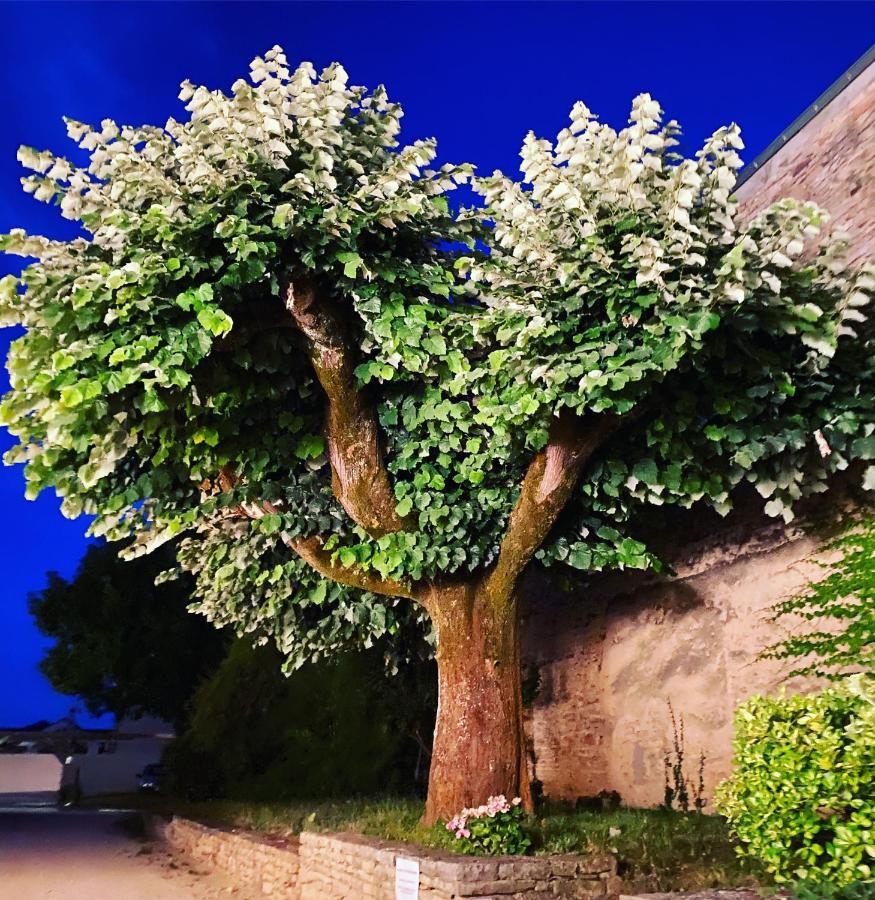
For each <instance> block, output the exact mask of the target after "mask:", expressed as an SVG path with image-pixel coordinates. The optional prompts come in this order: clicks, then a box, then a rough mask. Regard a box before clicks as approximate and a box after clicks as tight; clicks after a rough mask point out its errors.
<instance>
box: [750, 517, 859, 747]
mask: <svg viewBox="0 0 875 900" xmlns="http://www.w3.org/2000/svg"><path fill="white" fill-rule="evenodd" d="M822 550H823V552H824V553H826V554H828V558H830V557H833V556H836V557H837V558H835V560H834V561H832V562H824V563H821V566H822V567H823V568H824V569H825V570H826V575H825V577H823V578H821V579H818V580H815V581H813V582H812V583H811V584H809V585H808V588H807V589H806V590H805V591H803V592H802V593H801V594H800V595H799V596H798V597H792V598H790V599H789V600H784V601H782V602H781V603H779V604H778V605H777V606H776V608H775V612H776V614H777V616H778V618H782V617H798V616H801V617H802V618H803V619H804V620H806V621H807V622H808V623H811V625H810V629H811V630H808V629H806V630H805V631H803V632H802V633H800V634H794V635H792V636H791V637H789V638H787V639H786V640H785V641H783V642H782V643H780V644H777V645H775V646H773V647H770V648H769V649H768V650H767V651H766V653H765V655H766V656H768V657H771V658H775V659H791V660H795V661H796V662H797V665H796V668H794V669H793V671H792V672H791V673H790V674H791V675H820V676H824V677H827V678H840V677H843V676H844V675H847V674H850V673H852V672H860V673H867V674H869V675H875V518H873V517H872V514H871V512H867V513H865V514H864V515H863V516H862V518H860V519H859V520H857V521H854V522H853V523H852V524H851V525H850V526H849V527H848V528H847V529H846V530H845V531H844V532H843V533H842V534H840V535H839V536H838V537H837V538H834V539H833V540H831V541H829V542H828V543H827V544H826V545H825V546H824V547H823V548H822ZM873 740H875V737H873Z"/></svg>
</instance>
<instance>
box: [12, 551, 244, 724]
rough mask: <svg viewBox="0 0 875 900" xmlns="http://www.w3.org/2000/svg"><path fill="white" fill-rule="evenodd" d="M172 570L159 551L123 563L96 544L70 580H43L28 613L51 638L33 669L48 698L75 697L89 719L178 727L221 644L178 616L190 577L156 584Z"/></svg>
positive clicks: (192, 619)
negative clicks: (151, 718) (153, 720)
mask: <svg viewBox="0 0 875 900" xmlns="http://www.w3.org/2000/svg"><path fill="white" fill-rule="evenodd" d="M173 563H174V558H173V553H172V551H171V549H170V547H168V546H165V547H162V548H161V549H160V550H158V551H157V552H156V553H155V554H153V555H152V556H146V557H141V558H139V559H134V560H131V561H129V562H125V561H124V560H121V559H119V556H118V551H117V548H115V547H112V546H108V545H106V544H102V543H101V544H98V545H92V546H90V547H89V548H88V550H87V551H86V552H85V556H84V557H83V558H82V561H81V562H80V563H79V567H78V568H77V570H76V574H75V575H74V576H73V578H72V579H71V580H70V581H67V580H66V579H65V578H62V577H61V576H60V575H58V573H57V572H49V575H48V585H47V586H46V587H45V588H44V589H43V590H41V591H39V592H37V593H34V594H31V596H30V597H29V605H30V611H31V614H32V615H33V617H34V619H35V620H36V624H37V627H38V628H39V629H40V631H42V632H43V634H45V635H47V636H48V637H50V638H54V639H55V644H54V645H53V646H52V647H51V648H50V649H49V650H48V652H47V653H46V655H45V657H44V658H43V660H42V661H41V663H40V670H41V671H42V672H43V674H44V675H45V676H46V677H47V678H48V679H49V681H50V682H51V683H52V686H53V687H54V688H55V689H56V690H58V691H60V692H61V693H62V694H73V695H76V696H78V697H81V698H82V699H83V700H84V701H85V705H86V706H87V707H88V710H89V712H91V713H92V714H93V715H96V716H99V715H102V714H103V713H106V712H110V713H113V714H114V715H115V716H116V717H117V718H121V717H122V716H126V715H131V714H133V715H137V714H139V713H150V714H152V715H156V716H160V717H161V718H162V719H166V720H167V721H169V722H172V723H173V724H174V725H176V726H177V727H178V726H180V725H181V724H182V722H183V720H184V718H185V714H186V708H187V705H188V703H189V701H190V700H191V697H192V695H193V694H194V692H195V689H196V688H197V686H198V683H199V682H200V681H201V680H202V679H203V678H205V677H207V676H208V675H210V674H212V672H213V671H214V670H215V668H216V666H217V665H218V663H219V662H220V660H221V659H222V657H223V656H224V654H225V652H226V651H227V648H228V644H229V640H228V635H227V634H225V633H222V632H219V631H217V630H216V629H215V628H212V627H211V626H210V625H209V623H207V622H205V621H204V620H203V619H201V618H200V617H198V616H193V615H191V614H190V613H189V612H188V611H187V609H186V607H187V605H188V604H189V603H190V602H191V589H192V582H191V578H188V577H186V578H182V579H180V580H179V581H175V582H171V583H169V584H164V585H159V586H156V585H155V578H156V576H157V575H158V574H159V573H160V572H161V571H162V570H164V569H166V568H167V567H168V566H171V565H173Z"/></svg>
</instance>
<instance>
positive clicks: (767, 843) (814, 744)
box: [716, 676, 875, 896]
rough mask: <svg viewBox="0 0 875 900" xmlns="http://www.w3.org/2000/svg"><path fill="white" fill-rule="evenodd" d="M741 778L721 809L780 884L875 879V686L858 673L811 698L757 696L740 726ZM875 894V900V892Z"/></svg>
mask: <svg viewBox="0 0 875 900" xmlns="http://www.w3.org/2000/svg"><path fill="white" fill-rule="evenodd" d="M735 728H736V735H735V741H734V744H733V747H734V751H735V760H734V761H735V772H734V774H733V775H732V777H731V778H729V779H727V780H726V781H725V782H723V784H722V785H721V786H720V788H719V789H718V792H717V797H716V803H717V807H718V809H719V810H720V811H721V812H722V813H723V814H724V815H725V816H726V817H727V819H728V820H729V822H730V825H731V826H732V829H733V832H734V834H735V836H736V837H737V838H738V839H739V840H740V841H741V847H740V848H739V852H740V853H742V854H746V855H750V856H752V857H755V858H757V859H759V860H760V861H761V862H762V863H763V864H764V866H765V867H766V869H767V870H768V871H770V872H771V873H772V874H773V875H774V877H775V880H776V881H778V882H787V881H795V880H802V881H810V882H815V883H829V884H832V885H836V886H842V885H849V884H852V883H853V882H860V881H862V882H867V883H869V882H871V881H872V879H873V874H872V868H873V866H875V689H873V683H872V681H871V680H867V679H864V678H863V677H862V676H853V677H851V678H848V679H846V680H845V682H844V683H842V684H840V685H839V686H838V687H835V688H829V689H827V690H824V691H822V692H821V693H819V694H813V695H811V696H805V697H778V698H766V697H754V698H753V699H751V700H748V701H747V702H746V703H744V704H742V705H741V706H740V707H739V709H738V712H737V714H736V719H735ZM870 896H871V893H870Z"/></svg>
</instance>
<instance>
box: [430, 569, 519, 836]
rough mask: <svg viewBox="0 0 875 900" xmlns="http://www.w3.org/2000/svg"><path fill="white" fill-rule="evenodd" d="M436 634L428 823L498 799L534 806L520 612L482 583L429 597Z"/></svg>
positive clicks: (437, 590) (444, 588)
mask: <svg viewBox="0 0 875 900" xmlns="http://www.w3.org/2000/svg"><path fill="white" fill-rule="evenodd" d="M424 603H425V606H426V608H427V609H428V610H429V612H430V613H431V617H432V623H433V625H434V628H435V631H436V634H437V664H438V712H437V723H436V726H435V734H434V745H433V748H432V757H431V769H430V773H429V787H428V801H427V803H426V810H425V815H424V817H423V822H424V824H426V825H432V824H434V823H435V822H436V821H438V820H448V819H450V818H452V816H453V815H455V813H457V812H459V811H460V810H461V809H462V808H463V807H465V806H479V805H480V804H481V803H485V802H486V800H487V799H488V798H489V797H490V796H493V795H496V794H504V795H505V796H506V797H507V798H508V799H513V798H514V797H521V798H522V800H523V804H524V805H525V807H526V808H527V809H531V808H532V795H531V788H530V784H529V772H528V767H527V764H526V750H525V735H524V732H523V710H522V685H521V670H520V641H519V610H518V604H517V602H516V598H515V596H514V598H513V600H512V601H511V602H509V603H508V602H504V603H500V604H496V603H495V602H494V599H493V598H492V597H491V596H490V595H489V593H488V592H487V591H486V590H485V588H484V586H483V584H482V582H481V581H479V580H478V581H472V582H470V583H466V584H455V585H449V586H447V585H444V586H435V587H433V588H431V590H430V592H429V594H428V595H427V596H426V597H425V598H424Z"/></svg>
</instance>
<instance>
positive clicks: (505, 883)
mask: <svg viewBox="0 0 875 900" xmlns="http://www.w3.org/2000/svg"><path fill="white" fill-rule="evenodd" d="M146 824H147V832H148V834H149V835H150V836H151V837H153V838H155V839H156V840H160V841H162V842H163V843H164V844H165V845H166V846H167V847H168V849H169V850H171V851H172V852H174V853H179V854H181V855H183V856H185V857H187V858H189V859H191V860H192V861H194V862H198V863H200V864H204V865H207V866H208V867H215V868H218V869H221V870H222V871H223V872H225V873H226V874H228V875H230V876H231V877H232V878H233V879H234V880H235V881H237V882H238V883H239V885H240V887H241V889H243V890H244V891H245V893H243V894H241V896H242V897H246V898H250V897H252V898H255V897H259V896H277V897H283V898H289V900H394V898H395V860H396V859H397V858H399V857H401V858H404V859H409V860H415V861H416V862H418V864H419V873H420V874H419V897H420V898H421V900H463V898H480V900H490V898H492V900H541V898H543V900H547V898H556V897H566V898H570V900H571V898H573V900H597V898H598V900H616V898H617V897H618V895H619V890H620V887H621V884H620V880H619V879H618V877H617V861H616V859H614V858H613V857H612V856H610V855H607V854H601V853H593V854H590V855H588V856H582V855H573V854H566V855H561V856H540V857H518V856H517V857H514V856H508V857H496V858H484V857H472V856H459V855H456V854H452V853H444V852H441V851H436V850H428V849H426V848H423V847H416V846H413V845H410V844H398V843H390V842H387V841H381V840H378V839H377V838H370V837H365V836H363V835H360V834H317V833H314V832H304V833H303V834H302V835H301V839H300V843H298V842H297V841H294V840H289V841H271V840H268V839H266V838H264V837H263V836H260V835H255V834H250V833H247V832H240V831H231V830H225V829H219V828H209V827H207V826H206V825H201V824H199V823H197V822H190V821H188V820H187V819H179V818H174V819H173V820H172V821H170V822H167V821H165V820H162V819H158V818H157V817H154V816H149V817H147V823H146Z"/></svg>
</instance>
